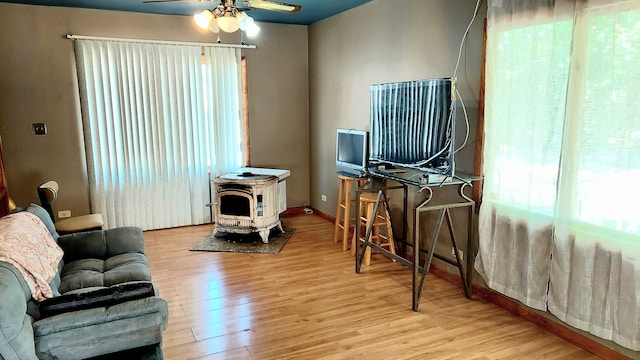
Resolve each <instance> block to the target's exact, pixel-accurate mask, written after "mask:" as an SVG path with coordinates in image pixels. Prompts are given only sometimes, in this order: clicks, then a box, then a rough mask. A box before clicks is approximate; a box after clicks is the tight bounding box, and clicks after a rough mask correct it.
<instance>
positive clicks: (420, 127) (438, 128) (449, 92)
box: [369, 78, 455, 176]
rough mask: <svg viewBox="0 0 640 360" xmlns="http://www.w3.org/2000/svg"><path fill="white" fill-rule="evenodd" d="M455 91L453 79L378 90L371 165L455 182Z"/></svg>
mask: <svg viewBox="0 0 640 360" xmlns="http://www.w3.org/2000/svg"><path fill="white" fill-rule="evenodd" d="M454 91H455V83H454V80H453V79H451V78H437V79H426V80H416V81H404V82H396V83H388V84H376V85H372V86H371V128H370V141H371V148H370V150H371V152H370V154H369V165H370V166H372V167H380V166H389V165H390V166H391V167H403V168H412V169H417V170H419V171H424V172H427V173H432V174H441V175H446V176H454V171H455V170H454V169H455V168H454V151H455V149H454V139H455V137H454V129H455V126H454V125H455V124H454V122H455V97H454Z"/></svg>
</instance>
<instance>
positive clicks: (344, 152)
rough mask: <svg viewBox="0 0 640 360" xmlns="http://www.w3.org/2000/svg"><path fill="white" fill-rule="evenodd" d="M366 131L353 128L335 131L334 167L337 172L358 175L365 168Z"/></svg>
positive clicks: (366, 156)
mask: <svg viewBox="0 0 640 360" xmlns="http://www.w3.org/2000/svg"><path fill="white" fill-rule="evenodd" d="M367 159H368V142H367V132H366V131H362V130H353V129H337V131H336V167H337V168H338V173H341V174H344V175H348V176H353V177H358V176H361V175H362V174H363V173H364V172H365V170H366V168H367Z"/></svg>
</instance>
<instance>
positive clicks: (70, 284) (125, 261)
mask: <svg viewBox="0 0 640 360" xmlns="http://www.w3.org/2000/svg"><path fill="white" fill-rule="evenodd" d="M129 281H151V273H150V271H149V266H148V263H147V258H146V257H145V255H144V254H140V253H126V254H120V255H116V256H112V257H110V258H108V259H106V260H101V259H81V260H75V261H72V262H69V263H67V264H66V265H65V266H64V268H63V269H62V274H61V283H60V288H59V290H60V293H61V294H65V293H67V292H69V291H72V290H76V289H81V288H86V287H95V286H103V287H108V286H112V285H116V284H120V283H124V282H129Z"/></svg>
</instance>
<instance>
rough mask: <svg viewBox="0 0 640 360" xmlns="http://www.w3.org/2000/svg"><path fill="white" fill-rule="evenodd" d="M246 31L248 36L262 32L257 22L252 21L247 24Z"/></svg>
mask: <svg viewBox="0 0 640 360" xmlns="http://www.w3.org/2000/svg"><path fill="white" fill-rule="evenodd" d="M244 31H245V33H246V34H247V36H248V37H254V36H256V35H258V33H259V32H260V27H259V26H258V25H256V23H254V22H252V23H251V24H249V25H247V28H246V29H245V30H244Z"/></svg>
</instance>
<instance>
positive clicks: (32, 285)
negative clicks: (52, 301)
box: [0, 211, 63, 301]
mask: <svg viewBox="0 0 640 360" xmlns="http://www.w3.org/2000/svg"><path fill="white" fill-rule="evenodd" d="M62 255H63V252H62V249H60V247H59V246H58V244H56V242H55V240H53V237H51V233H50V232H49V230H47V227H46V226H45V225H44V224H43V223H42V221H41V220H40V218H38V217H37V216H36V215H33V214H32V213H30V212H27V211H23V212H19V213H16V214H12V215H8V216H5V217H2V218H0V261H5V262H8V263H10V264H11V265H13V266H15V267H16V268H17V269H18V271H20V274H22V277H23V278H24V280H25V281H26V282H27V285H29V290H31V296H33V298H34V299H35V300H36V301H42V300H44V299H46V298H50V297H53V293H52V291H51V287H50V286H49V283H50V282H51V280H53V278H54V276H55V275H56V272H57V271H58V263H59V262H60V260H62Z"/></svg>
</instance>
